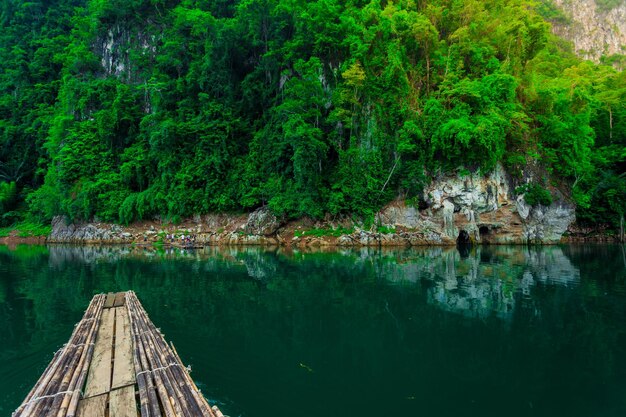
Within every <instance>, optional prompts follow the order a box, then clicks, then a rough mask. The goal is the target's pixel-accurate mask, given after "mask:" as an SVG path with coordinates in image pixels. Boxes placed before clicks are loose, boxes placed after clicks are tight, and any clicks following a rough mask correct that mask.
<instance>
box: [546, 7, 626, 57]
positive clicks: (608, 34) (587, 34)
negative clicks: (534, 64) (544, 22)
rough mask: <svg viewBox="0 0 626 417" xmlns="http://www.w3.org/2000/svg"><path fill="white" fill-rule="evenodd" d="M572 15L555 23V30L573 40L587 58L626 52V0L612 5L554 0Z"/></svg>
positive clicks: (567, 13)
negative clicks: (561, 21) (603, 5)
mask: <svg viewBox="0 0 626 417" xmlns="http://www.w3.org/2000/svg"><path fill="white" fill-rule="evenodd" d="M554 3H555V4H556V5H557V6H558V7H559V8H561V10H563V12H564V14H565V15H566V16H567V17H568V18H569V19H570V21H569V22H567V23H559V22H557V23H555V24H553V25H552V29H553V31H554V32H555V33H556V34H557V35H559V36H562V37H564V38H566V39H568V40H570V41H571V42H573V43H574V48H575V50H576V52H577V53H578V54H579V55H581V56H583V57H584V58H587V59H591V60H594V61H596V62H597V61H599V59H600V57H601V56H602V55H613V54H623V53H624V50H623V48H624V46H626V2H621V3H620V4H616V5H615V7H612V8H610V9H603V8H602V7H599V6H598V2H597V1H596V0H575V1H571V0H554Z"/></svg>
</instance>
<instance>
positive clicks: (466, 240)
mask: <svg viewBox="0 0 626 417" xmlns="http://www.w3.org/2000/svg"><path fill="white" fill-rule="evenodd" d="M456 243H457V244H458V245H469V244H470V243H472V241H471V239H470V235H469V233H467V230H460V231H459V236H458V237H457V238H456Z"/></svg>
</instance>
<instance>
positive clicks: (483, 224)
mask: <svg viewBox="0 0 626 417" xmlns="http://www.w3.org/2000/svg"><path fill="white" fill-rule="evenodd" d="M513 190H514V186H513V183H512V181H511V179H510V178H509V176H508V175H507V174H506V172H505V171H504V169H503V167H502V166H498V167H496V169H495V170H494V171H493V172H491V173H489V174H486V175H484V174H480V173H478V172H476V173H473V174H465V175H463V174H461V173H460V172H453V173H448V174H442V175H440V176H438V177H436V178H434V179H433V181H432V182H431V184H430V185H429V186H428V187H426V188H425V189H424V191H423V196H422V199H421V200H420V204H419V207H415V206H414V205H412V204H409V203H407V202H406V201H404V200H401V199H399V200H396V201H393V202H392V203H390V204H389V205H387V206H386V207H384V208H383V209H382V210H381V211H380V212H379V213H377V214H376V216H375V217H374V219H373V221H370V222H369V223H370V224H368V225H364V224H363V223H359V222H356V221H354V220H351V219H350V218H348V217H335V218H332V217H330V216H329V217H327V218H326V219H325V220H323V221H312V220H309V219H300V220H294V221H286V220H284V219H280V218H277V217H276V216H275V215H273V214H272V213H271V212H270V210H269V209H268V208H267V207H261V208H259V209H257V210H255V211H254V212H252V213H250V214H248V215H226V214H209V215H203V216H195V217H194V218H193V219H187V220H185V221H183V222H182V223H180V224H177V225H173V224H166V223H164V222H160V221H158V220H155V221H148V222H141V223H136V224H132V225H129V226H126V227H124V226H120V225H112V224H106V223H101V222H89V223H80V224H73V223H69V222H68V221H67V219H65V218H63V217H57V218H55V219H54V221H53V224H52V233H51V234H50V236H49V237H48V239H47V241H48V242H51V243H79V244H85V243H87V244H89V243H97V244H101V243H105V244H147V245H152V244H168V243H169V241H168V239H167V236H168V235H172V234H173V235H175V236H176V238H175V241H174V244H180V245H184V242H183V241H182V240H181V238H182V236H188V235H192V236H194V238H195V244H196V245H201V246H205V245H274V246H276V245H278V246H295V247H305V246H423V245H442V246H450V245H455V244H456V243H457V241H464V242H467V243H470V242H471V243H477V244H478V243H483V244H484V243H488V244H528V243H533V244H534V243H537V244H555V243H560V242H561V241H562V239H563V235H564V234H566V232H567V230H568V228H569V227H570V226H571V225H572V224H573V223H574V221H575V218H576V217H575V209H574V206H573V205H572V204H571V203H569V202H567V201H566V199H565V198H563V197H562V196H561V195H560V194H558V192H557V191H554V193H555V194H557V195H556V197H557V198H555V199H554V200H555V201H554V203H553V204H551V205H550V206H541V205H537V206H532V207H531V206H529V205H528V204H526V202H525V200H524V198H523V197H524V196H523V195H516V194H515V192H514V191H513Z"/></svg>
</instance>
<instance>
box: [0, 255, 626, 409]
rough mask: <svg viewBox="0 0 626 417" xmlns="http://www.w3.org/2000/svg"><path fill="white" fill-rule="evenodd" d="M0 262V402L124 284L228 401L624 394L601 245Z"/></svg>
mask: <svg viewBox="0 0 626 417" xmlns="http://www.w3.org/2000/svg"><path fill="white" fill-rule="evenodd" d="M0 274H1V276H2V279H1V280H0V334H1V335H2V343H1V344H0V415H8V414H9V413H10V411H11V410H12V409H13V408H14V407H15V406H16V405H17V404H18V403H19V402H20V401H21V399H22V398H23V396H24V395H25V394H26V392H27V391H28V389H29V388H30V387H31V386H32V384H33V382H34V381H35V380H36V379H37V377H38V375H39V374H40V373H41V371H42V370H43V367H45V365H46V364H47V362H48V361H49V360H50V356H51V354H52V352H53V351H54V350H55V349H56V348H58V346H60V345H61V344H62V343H64V342H65V341H66V340H67V337H68V336H69V334H70V332H71V330H72V328H73V325H74V323H75V322H76V321H77V320H78V319H79V318H80V316H81V315H82V311H83V309H84V308H85V307H86V306H87V304H88V302H89V300H90V299H91V296H92V295H93V294H94V293H97V292H106V291H119V290H126V289H133V290H135V291H136V292H137V294H138V296H139V298H140V299H141V301H142V303H143V304H144V306H145V307H146V309H147V310H148V312H149V314H150V316H151V318H152V320H153V321H154V322H155V323H157V326H159V327H161V328H162V329H163V331H164V333H165V334H166V336H167V337H168V339H170V340H173V341H174V342H175V343H176V347H177V349H178V351H179V353H181V355H182V356H183V358H184V359H185V361H188V362H190V363H192V365H193V366H194V373H193V374H192V376H194V378H195V379H196V381H197V382H198V384H200V385H201V386H202V387H203V392H205V393H206V394H207V395H208V396H209V398H211V399H212V400H214V401H218V402H220V403H221V405H222V408H223V409H224V410H226V411H227V413H228V414H230V415H242V416H254V417H259V416H261V417H262V416H266V415H267V416H270V415H271V416H273V417H275V416H293V415H298V416H303V417H307V416H314V415H320V414H324V415H331V416H350V415H361V416H380V415H418V414H425V415H431V414H434V415H438V416H447V415H450V416H458V415H476V416H478V415H481V416H482V415H499V414H500V413H501V410H503V409H506V410H509V411H507V414H509V415H513V416H516V415H520V416H523V415H542V416H543V415H546V416H547V415H554V412H553V411H554V410H560V411H559V413H556V414H557V415H571V416H586V415H622V414H623V413H622V414H620V413H621V412H624V411H626V398H625V397H624V396H623V392H625V390H626V328H625V327H624V325H623V323H624V322H626V291H624V282H625V281H626V269H625V268H624V264H623V262H622V252H621V249H620V248H619V247H610V246H604V247H575V246H564V247H536V248H528V247H507V246H490V247H475V248H472V249H471V250H469V251H468V252H467V253H464V254H461V253H459V251H457V250H456V248H441V247H431V248H414V249H395V250H377V249H375V248H363V249H342V250H337V251H334V250H330V249H323V250H315V251H296V250H289V249H285V248H271V249H261V248H256V247H250V248H206V249H203V250H195V251H181V250H178V249H173V250H166V249H155V248H149V249H148V248H138V247H134V248H133V247H95V246H94V247H78V246H77V247H72V246H49V247H45V246H29V247H20V246H18V247H17V248H15V249H12V250H9V249H8V248H6V247H1V246H0ZM216 376H218V377H216ZM548 393H549V394H548ZM372 398H376V399H377V401H375V402H371V401H370V399H372ZM451 398H454V401H451ZM320 399H323V401H320ZM529 404H532V406H531V405H529Z"/></svg>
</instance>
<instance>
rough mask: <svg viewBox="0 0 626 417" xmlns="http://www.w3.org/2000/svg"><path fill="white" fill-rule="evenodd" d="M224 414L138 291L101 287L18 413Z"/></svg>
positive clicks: (98, 416)
mask: <svg viewBox="0 0 626 417" xmlns="http://www.w3.org/2000/svg"><path fill="white" fill-rule="evenodd" d="M35 416H37V417H47V416H50V417H52V416H54V417H75V416H76V417H138V416H141V417H158V416H166V417H195V416H208V417H223V414H222V413H221V412H220V411H219V409H218V408H217V407H215V406H214V407H213V408H211V407H210V406H209V404H208V403H207V401H206V399H205V398H204V397H203V396H202V394H201V393H200V391H199V390H198V388H197V387H196V385H195V383H194V382H193V380H192V379H191V377H190V376H189V372H188V369H187V368H185V366H184V365H183V362H182V361H181V359H180V358H179V356H178V354H177V352H176V349H174V346H173V345H172V346H169V345H168V344H167V342H166V341H165V339H164V337H163V335H162V334H161V333H160V332H159V330H158V329H157V328H156V327H155V326H154V324H153V323H152V322H151V321H150V319H149V318H148V315H147V314H146V311H145V310H144V309H143V307H142V306H141V304H140V303H139V300H137V296H136V295H135V293H134V292H132V291H128V292H125V293H124V292H120V293H116V294H114V293H109V294H106V295H105V294H99V295H96V296H95V297H94V298H93V299H92V300H91V303H90V304H89V307H88V308H87V310H86V311H85V315H84V316H83V319H82V320H81V321H80V322H79V323H78V324H77V325H76V328H75V329H74V332H73V333H72V336H71V338H70V340H69V342H68V343H67V344H66V345H64V346H63V347H62V348H61V349H60V350H59V351H58V352H56V353H55V355H54V357H53V359H52V361H51V362H50V364H49V365H48V367H47V368H46V370H45V371H44V373H43V374H42V376H41V378H39V381H37V383H36V384H35V386H34V387H33V389H32V390H31V391H30V393H29V394H28V395H27V396H26V398H25V399H24V402H23V403H22V405H20V407H18V409H17V410H15V412H14V413H13V417H35Z"/></svg>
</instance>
